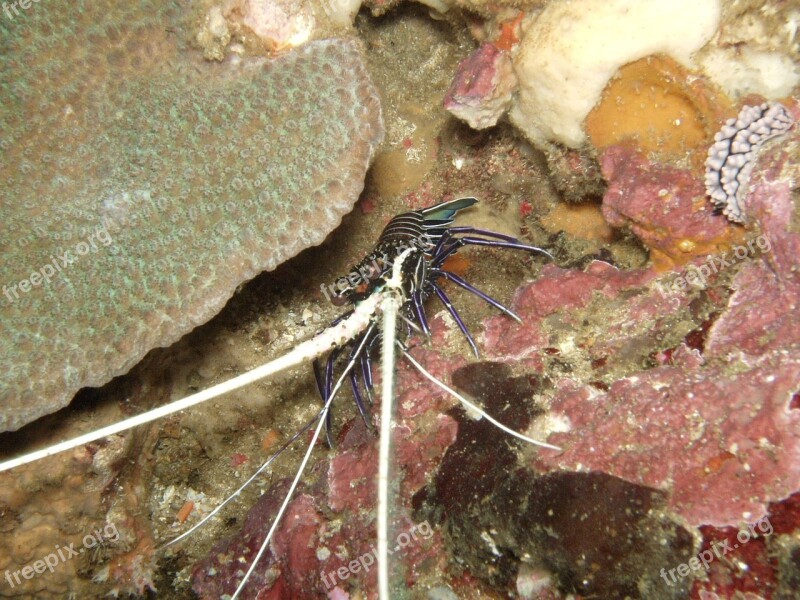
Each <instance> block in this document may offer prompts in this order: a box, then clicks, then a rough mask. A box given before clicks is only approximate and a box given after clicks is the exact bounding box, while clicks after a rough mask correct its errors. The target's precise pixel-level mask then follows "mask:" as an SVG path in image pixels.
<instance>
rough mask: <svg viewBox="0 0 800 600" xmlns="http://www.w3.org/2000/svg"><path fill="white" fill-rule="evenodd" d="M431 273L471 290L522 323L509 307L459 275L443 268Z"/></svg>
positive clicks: (433, 270)
mask: <svg viewBox="0 0 800 600" xmlns="http://www.w3.org/2000/svg"><path fill="white" fill-rule="evenodd" d="M431 273H433V274H435V275H441V276H442V277H444V278H446V279H449V280H450V281H452V282H453V283H455V284H456V285H458V286H461V287H462V288H464V289H465V290H467V291H468V292H472V293H473V294H475V295H476V296H478V297H479V298H482V299H483V300H484V301H485V302H488V303H489V304H491V305H492V306H494V307H495V308H496V309H498V310H501V311H503V312H504V313H506V314H507V315H508V316H509V317H511V318H512V319H515V320H516V321H519V322H520V323H522V319H520V318H519V317H518V316H517V315H516V314H515V313H514V312H513V311H512V310H511V309H509V308H506V307H505V306H503V305H502V304H500V303H499V302H498V301H497V300H495V299H494V298H492V297H491V296H488V295H486V294H484V293H483V292H482V291H480V290H479V289H478V288H476V287H473V286H471V285H470V284H468V283H467V282H466V281H464V280H463V279H461V277H459V276H458V275H456V274H455V273H451V272H450V271H445V270H444V269H431Z"/></svg>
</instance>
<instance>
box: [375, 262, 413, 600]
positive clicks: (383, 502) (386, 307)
mask: <svg viewBox="0 0 800 600" xmlns="http://www.w3.org/2000/svg"><path fill="white" fill-rule="evenodd" d="M411 252H412V250H411V249H408V250H405V251H404V252H401V253H400V254H399V255H398V257H397V258H396V259H395V261H394V264H393V265H392V277H391V279H389V280H388V281H387V282H386V284H385V287H384V291H385V293H386V294H387V296H386V298H385V300H384V302H383V306H382V309H383V334H382V335H383V338H382V340H381V344H382V345H381V376H382V377H383V380H382V384H381V428H380V443H379V451H378V515H377V520H378V598H379V600H390V596H389V460H390V457H391V440H392V422H393V420H394V345H395V339H396V338H395V335H396V332H397V314H398V312H399V310H400V307H401V306H402V305H403V278H402V275H403V272H402V269H403V261H404V260H405V258H406V256H407V255H408V254H410V253H411Z"/></svg>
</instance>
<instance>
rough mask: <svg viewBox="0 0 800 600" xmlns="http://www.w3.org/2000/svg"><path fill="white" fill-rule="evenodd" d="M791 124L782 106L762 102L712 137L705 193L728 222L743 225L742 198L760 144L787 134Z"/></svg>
mask: <svg viewBox="0 0 800 600" xmlns="http://www.w3.org/2000/svg"><path fill="white" fill-rule="evenodd" d="M793 124H794V119H793V118H792V116H791V115H790V114H789V111H788V110H787V109H786V107H785V106H783V105H782V104H778V103H777V102H765V103H764V104H761V105H759V106H745V107H744V108H742V110H741V112H740V113H739V115H738V116H737V117H736V118H733V119H728V121H727V122H726V123H725V125H723V127H722V129H720V130H719V131H718V132H717V134H716V135H715V136H714V144H713V145H712V146H711V148H709V150H708V158H707V159H706V194H707V195H708V196H709V197H710V198H711V200H712V201H713V202H714V207H715V208H716V209H717V210H721V211H722V213H723V214H724V215H725V216H726V217H728V219H729V220H730V221H734V222H736V223H744V213H743V211H742V199H743V198H744V196H745V195H746V193H747V184H748V181H749V179H750V172H751V171H752V170H753V165H754V164H755V161H756V157H757V154H758V150H759V148H760V147H761V144H763V143H764V142H765V141H766V140H768V139H771V138H773V137H775V136H778V135H781V134H783V133H786V132H787V131H788V130H789V129H790V128H791V127H792V125H793Z"/></svg>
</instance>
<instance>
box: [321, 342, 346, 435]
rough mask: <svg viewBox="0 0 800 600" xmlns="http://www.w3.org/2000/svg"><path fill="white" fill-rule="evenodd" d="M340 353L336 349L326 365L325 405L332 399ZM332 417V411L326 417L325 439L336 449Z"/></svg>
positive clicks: (323, 401)
mask: <svg viewBox="0 0 800 600" xmlns="http://www.w3.org/2000/svg"><path fill="white" fill-rule="evenodd" d="M340 352H341V349H340V348H334V349H333V350H332V351H331V353H330V354H329V355H328V362H327V364H326V365H325V394H324V395H323V396H322V403H323V404H327V402H328V399H329V398H330V397H331V391H332V390H333V366H334V363H335V362H336V359H337V358H338V357H339V353H340ZM332 415H333V411H332V410H329V411H328V414H327V415H325V439H326V441H327V442H328V448H333V447H334V445H333V425H332V423H333V420H332Z"/></svg>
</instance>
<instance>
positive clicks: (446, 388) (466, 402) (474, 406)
mask: <svg viewBox="0 0 800 600" xmlns="http://www.w3.org/2000/svg"><path fill="white" fill-rule="evenodd" d="M400 350H401V351H402V353H403V355H404V356H405V357H406V359H408V361H409V362H410V363H411V364H412V365H414V366H415V367H416V368H417V370H418V371H419V372H420V373H422V374H423V375H424V376H425V377H427V378H428V379H430V380H431V381H432V382H433V383H435V384H436V385H438V386H439V387H440V388H442V389H443V390H444V391H445V392H447V393H448V394H450V395H452V396H453V397H454V398H455V399H456V400H458V401H459V402H461V403H462V404H463V405H464V406H466V407H467V408H470V409H471V410H474V411H475V412H477V413H478V414H480V415H481V416H482V417H484V418H486V419H488V421H489V422H490V423H491V424H492V425H494V426H495V427H497V428H499V429H501V430H502V431H504V432H506V433H507V434H508V435H513V436H514V437H515V438H519V439H521V440H522V441H523V442H528V443H529V444H533V445H534V446H540V447H541V448H549V449H550V450H558V451H561V448H559V447H558V446H554V445H553V444H548V443H547V442H540V441H538V440H534V439H533V438H529V437H528V436H526V435H522V434H521V433H519V432H517V431H514V430H513V429H511V428H509V427H506V426H505V425H503V424H502V423H501V422H500V421H498V420H497V419H495V418H494V417H492V415H490V414H489V413H487V412H486V411H485V410H483V409H482V408H481V407H480V406H478V405H477V404H475V403H473V402H470V401H469V400H467V399H466V398H464V396H462V395H461V394H459V393H458V392H457V391H455V390H454V389H453V388H451V387H449V386H448V385H447V384H446V383H444V382H442V381H439V380H438V379H436V377H434V376H433V375H431V374H430V373H429V372H428V371H427V370H426V369H425V367H423V366H422V365H421V364H419V362H417V361H416V360H415V359H414V357H413V356H411V355H410V354H409V353H408V351H406V349H405V348H403V347H402V346H400Z"/></svg>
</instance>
